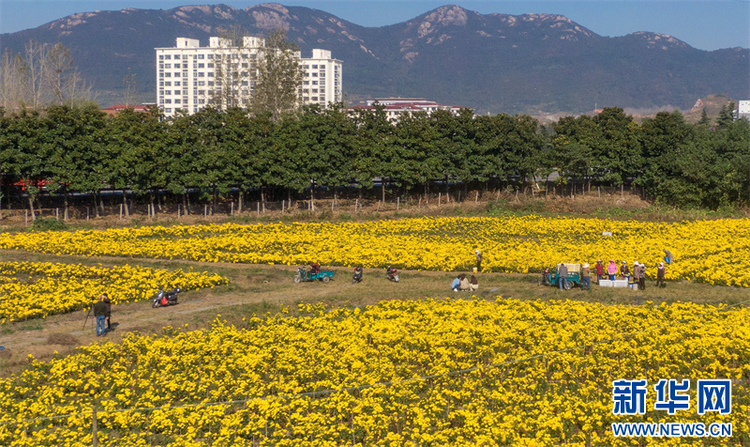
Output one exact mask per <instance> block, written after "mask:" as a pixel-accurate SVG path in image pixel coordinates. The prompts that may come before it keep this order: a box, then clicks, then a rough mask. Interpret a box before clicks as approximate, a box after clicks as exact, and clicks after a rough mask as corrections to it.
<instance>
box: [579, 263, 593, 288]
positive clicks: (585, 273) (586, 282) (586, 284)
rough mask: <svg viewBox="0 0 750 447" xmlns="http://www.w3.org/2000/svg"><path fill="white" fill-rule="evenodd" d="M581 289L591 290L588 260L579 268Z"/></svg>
mask: <svg viewBox="0 0 750 447" xmlns="http://www.w3.org/2000/svg"><path fill="white" fill-rule="evenodd" d="M581 290H591V270H590V269H589V264H588V262H587V263H585V264H583V268H582V269H581Z"/></svg>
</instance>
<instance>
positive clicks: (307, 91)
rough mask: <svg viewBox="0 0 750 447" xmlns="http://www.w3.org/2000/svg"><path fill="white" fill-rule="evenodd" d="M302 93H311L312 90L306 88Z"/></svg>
mask: <svg viewBox="0 0 750 447" xmlns="http://www.w3.org/2000/svg"><path fill="white" fill-rule="evenodd" d="M302 93H310V90H309V89H306V88H303V89H302Z"/></svg>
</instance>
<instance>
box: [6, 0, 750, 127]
mask: <svg viewBox="0 0 750 447" xmlns="http://www.w3.org/2000/svg"><path fill="white" fill-rule="evenodd" d="M235 25H239V26H240V27H241V28H242V29H243V30H245V31H246V32H247V33H249V34H253V35H263V34H265V33H267V32H269V31H271V30H274V29H279V28H281V29H284V30H285V31H286V32H287V35H288V38H289V39H290V40H292V41H294V42H295V43H296V44H297V45H298V46H299V47H300V49H301V50H302V54H303V57H305V56H309V54H310V52H311V50H312V49H313V48H324V49H329V50H331V51H332V54H333V57H335V58H337V59H340V60H342V61H343V66H344V77H343V82H344V91H345V94H346V100H347V101H349V102H356V101H357V100H362V99H367V98H372V97H383V96H401V97H425V98H429V99H432V100H436V101H438V102H441V103H446V104H458V105H465V106H468V107H472V108H474V109H475V110H476V111H477V112H479V113H485V112H491V113H500V112H508V113H519V112H523V113H539V112H550V113H552V112H559V111H566V112H570V113H578V112H582V111H587V110H591V109H593V108H594V106H595V105H598V106H599V107H602V106H620V107H634V108H648V107H664V106H671V107H679V108H685V109H689V108H690V106H691V105H692V104H693V103H694V102H695V100H696V98H699V97H704V96H706V95H708V94H712V93H719V94H726V95H728V96H730V97H736V98H750V86H749V85H748V83H747V79H750V72H749V71H750V70H749V68H748V67H750V64H749V63H748V61H749V57H750V50H748V49H742V48H735V49H725V50H718V51H710V52H709V51H702V50H697V49H695V48H692V47H690V46H689V45H688V44H686V43H685V42H682V41H680V40H679V39H676V38H674V37H672V36H668V35H665V34H660V33H655V32H638V33H633V34H629V35H627V36H622V37H613V38H610V37H603V36H600V35H598V34H596V33H594V32H592V31H591V30H589V29H587V28H586V27H584V26H582V25H580V24H577V23H575V22H573V21H571V20H570V19H568V18H567V17H564V16H561V15H554V14H524V15H517V16H515V15H508V14H501V13H493V14H480V13H478V12H476V11H470V10H467V9H464V8H461V7H459V6H455V5H446V6H443V7H440V8H437V9H434V10H432V11H428V12H426V13H424V14H422V15H420V16H417V17H415V18H413V19H411V20H408V21H405V22H401V23H397V24H393V25H389V26H384V27H379V28H372V27H363V26H360V25H357V24H354V23H351V22H348V21H346V20H343V19H340V18H338V17H336V16H334V15H331V14H329V13H326V12H324V11H320V10H316V9H311V8H305V7H292V6H288V7H287V6H283V5H280V4H273V3H271V4H262V5H256V6H251V7H248V8H244V9H236V8H232V7H230V6H226V5H212V6H208V5H203V6H201V5H196V6H181V7H178V8H173V9H168V10H145V9H133V8H128V9H123V10H120V11H95V12H86V13H80V14H74V15H71V16H68V17H64V18H61V19H59V20H55V21H52V22H50V23H47V24H45V25H42V26H40V27H38V28H34V29H30V30H24V31H20V32H17V33H12V34H4V35H2V36H0V37H2V39H0V51H2V50H5V49H9V50H10V51H13V52H22V51H23V46H24V44H25V43H26V42H27V41H28V40H29V39H33V40H35V41H39V42H50V43H56V42H62V43H63V44H64V45H65V46H66V47H68V48H70V49H71V51H72V53H73V58H74V61H75V63H76V64H77V65H78V67H79V70H80V71H81V72H82V74H83V75H84V76H85V77H86V78H87V79H89V80H91V81H93V83H94V85H95V88H97V89H98V90H100V91H101V92H102V94H101V95H100V99H101V100H100V102H102V104H103V105H107V104H106V103H107V102H109V103H115V102H118V99H117V98H118V97H120V96H119V95H121V94H122V90H123V89H124V85H123V79H124V77H125V76H126V75H128V74H133V73H137V78H138V84H137V88H138V90H139V91H140V92H141V93H142V97H143V98H146V100H148V98H149V95H151V96H150V98H153V94H152V92H154V91H155V85H154V83H155V72H156V71H155V53H154V48H156V47H169V46H174V42H175V38H176V37H189V38H196V39H199V40H200V41H201V45H207V43H208V38H209V37H210V36H215V35H220V34H221V32H222V31H221V30H222V29H228V28H230V27H232V26H235ZM151 101H153V99H151Z"/></svg>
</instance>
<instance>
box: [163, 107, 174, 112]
mask: <svg viewBox="0 0 750 447" xmlns="http://www.w3.org/2000/svg"><path fill="white" fill-rule="evenodd" d="M164 111H165V112H166V113H172V109H169V108H167V109H164Z"/></svg>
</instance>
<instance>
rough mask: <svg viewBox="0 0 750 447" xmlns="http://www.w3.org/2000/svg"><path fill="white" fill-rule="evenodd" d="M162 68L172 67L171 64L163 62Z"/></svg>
mask: <svg viewBox="0 0 750 447" xmlns="http://www.w3.org/2000/svg"><path fill="white" fill-rule="evenodd" d="M164 68H172V64H164Z"/></svg>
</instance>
